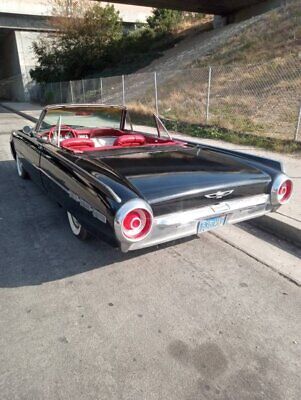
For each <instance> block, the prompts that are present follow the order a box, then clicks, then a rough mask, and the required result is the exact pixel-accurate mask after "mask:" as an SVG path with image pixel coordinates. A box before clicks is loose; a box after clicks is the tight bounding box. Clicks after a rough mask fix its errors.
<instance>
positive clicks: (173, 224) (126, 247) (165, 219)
mask: <svg viewBox="0 0 301 400" xmlns="http://www.w3.org/2000/svg"><path fill="white" fill-rule="evenodd" d="M270 211H272V205H271V199H270V195H268V194H261V195H256V196H251V197H247V198H243V199H238V200H232V201H228V202H222V203H219V204H216V205H212V206H207V207H202V208H198V209H194V210H188V211H183V212H177V213H171V214H167V215H163V216H159V217H155V218H154V220H153V228H152V231H151V232H150V234H149V235H148V237H147V238H145V239H143V240H142V241H140V242H129V241H127V240H126V239H125V238H124V237H123V238H120V237H119V238H118V239H119V240H120V244H121V250H122V251H123V252H127V251H131V250H137V249H141V248H145V247H149V246H153V245H157V244H161V243H165V242H169V241H171V240H176V239H181V238H184V237H187V236H193V235H197V226H198V223H199V221H201V220H202V219H206V218H210V217H215V216H220V215H226V216H227V223H228V224H234V223H237V222H241V221H245V220H248V219H251V218H256V217H259V216H262V215H264V214H267V213H268V212H270Z"/></svg>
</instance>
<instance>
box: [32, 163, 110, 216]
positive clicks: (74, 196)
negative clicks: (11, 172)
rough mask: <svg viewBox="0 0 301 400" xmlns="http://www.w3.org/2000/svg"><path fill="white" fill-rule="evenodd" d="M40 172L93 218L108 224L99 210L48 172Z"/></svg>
mask: <svg viewBox="0 0 301 400" xmlns="http://www.w3.org/2000/svg"><path fill="white" fill-rule="evenodd" d="M37 169H38V170H39V171H40V172H42V173H43V174H44V175H45V176H47V178H48V179H50V180H51V181H52V182H53V183H55V184H56V185H57V186H58V187H59V188H60V189H61V190H63V191H64V192H66V193H67V194H68V196H69V197H70V198H71V199H72V200H74V201H76V202H77V203H79V204H80V205H81V206H82V207H83V208H85V209H86V210H87V211H89V212H91V213H92V215H93V217H95V218H97V219H98V220H99V221H101V222H102V223H104V224H105V223H106V222H107V218H106V217H105V215H103V214H102V213H101V212H99V211H98V210H96V209H95V208H93V207H92V206H91V205H90V204H89V203H87V202H86V201H85V200H84V199H82V198H81V197H79V196H78V195H77V194H75V193H73V192H71V190H69V189H66V188H65V187H64V186H63V185H62V184H60V183H59V182H58V181H57V180H56V179H54V178H53V177H52V176H51V175H49V174H47V172H45V171H44V170H43V169H41V168H37Z"/></svg>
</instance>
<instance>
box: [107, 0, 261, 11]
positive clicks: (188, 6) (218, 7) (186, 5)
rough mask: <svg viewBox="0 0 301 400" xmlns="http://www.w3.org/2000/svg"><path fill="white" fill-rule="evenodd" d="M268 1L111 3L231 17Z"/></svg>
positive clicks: (117, 0) (141, 0)
mask: <svg viewBox="0 0 301 400" xmlns="http://www.w3.org/2000/svg"><path fill="white" fill-rule="evenodd" d="M265 1H266V0H185V1H183V0H111V3H120V4H132V5H136V6H145V7H154V8H171V9H175V10H182V11H193V12H201V13H206V14H216V15H229V14H233V13H235V12H237V11H239V10H241V9H244V8H248V7H251V6H253V5H254V4H259V3H265Z"/></svg>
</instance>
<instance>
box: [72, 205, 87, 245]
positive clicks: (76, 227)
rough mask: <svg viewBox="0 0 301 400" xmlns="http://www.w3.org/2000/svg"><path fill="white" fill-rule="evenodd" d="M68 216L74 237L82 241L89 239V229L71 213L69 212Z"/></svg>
mask: <svg viewBox="0 0 301 400" xmlns="http://www.w3.org/2000/svg"><path fill="white" fill-rule="evenodd" d="M67 215H68V221H69V225H70V228H71V231H72V233H73V235H74V236H76V237H77V238H78V239H80V240H86V239H88V237H89V236H90V235H89V232H88V231H87V229H86V228H84V227H83V226H82V225H81V224H80V223H79V222H78V220H77V219H76V218H75V217H74V216H73V215H72V214H71V213H70V212H69V211H67Z"/></svg>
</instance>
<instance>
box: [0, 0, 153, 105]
mask: <svg viewBox="0 0 301 400" xmlns="http://www.w3.org/2000/svg"><path fill="white" fill-rule="evenodd" d="M116 8H117V9H118V10H119V11H120V14H121V17H122V19H123V21H124V22H125V25H129V24H132V25H133V24H135V23H136V22H137V21H142V22H144V21H145V20H146V18H147V16H148V15H150V13H151V9H146V8H144V7H133V6H130V5H116ZM51 14H52V7H51V2H50V0H26V1H25V0H0V60H1V62H0V97H4V96H5V97H8V98H10V99H11V100H21V101H22V100H25V99H26V95H27V87H28V84H29V82H30V80H31V79H30V75H29V71H30V69H32V68H33V67H34V66H35V64H36V58H35V55H34V53H33V50H32V44H33V42H34V41H36V40H37V39H38V38H40V37H41V36H42V35H43V34H45V33H47V32H49V31H51V30H52V28H51V26H50V24H49V20H50V18H51ZM12 77H14V78H13V79H11V78H12ZM8 78H10V79H8Z"/></svg>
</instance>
